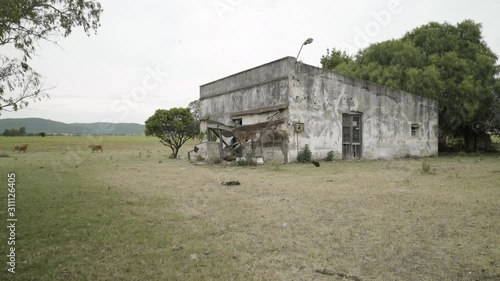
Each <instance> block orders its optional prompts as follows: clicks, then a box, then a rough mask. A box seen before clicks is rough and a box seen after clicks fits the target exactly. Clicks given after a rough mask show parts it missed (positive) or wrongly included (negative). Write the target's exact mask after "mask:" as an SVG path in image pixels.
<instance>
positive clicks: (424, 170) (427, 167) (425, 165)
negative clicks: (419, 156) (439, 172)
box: [421, 161, 436, 175]
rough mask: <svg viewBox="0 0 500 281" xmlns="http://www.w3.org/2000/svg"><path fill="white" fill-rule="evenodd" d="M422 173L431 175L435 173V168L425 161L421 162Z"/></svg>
mask: <svg viewBox="0 0 500 281" xmlns="http://www.w3.org/2000/svg"><path fill="white" fill-rule="evenodd" d="M421 172H422V174H426V175H433V174H435V173H436V169H435V168H432V167H431V164H429V163H428V162H427V161H424V162H422V170H421Z"/></svg>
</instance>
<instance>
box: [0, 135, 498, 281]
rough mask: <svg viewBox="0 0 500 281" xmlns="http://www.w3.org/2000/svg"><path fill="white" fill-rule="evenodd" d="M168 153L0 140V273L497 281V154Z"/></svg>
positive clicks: (82, 142) (132, 140)
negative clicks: (243, 156)
mask: <svg viewBox="0 0 500 281" xmlns="http://www.w3.org/2000/svg"><path fill="white" fill-rule="evenodd" d="M24 143H27V144H29V145H30V147H29V148H28V150H27V152H26V153H19V152H13V151H12V147H13V146H14V145H16V144H24ZM90 143H93V144H102V145H103V146H104V151H103V152H94V153H91V152H90V149H89V148H88V145H89V144H90ZM194 143H195V142H194V141H192V142H189V143H188V144H186V145H185V146H184V147H183V149H182V150H181V152H180V154H179V155H182V156H184V158H187V157H186V155H187V154H186V153H187V151H188V150H191V149H192V147H193V145H194ZM170 153H171V152H170V150H169V149H168V148H166V147H164V146H163V145H161V144H160V143H159V142H158V140H157V139H156V138H148V137H144V136H130V137H129V136H126V137H125V136H110V137H95V138H92V137H45V138H42V137H26V138H22V137H17V138H0V170H1V174H2V175H1V177H0V179H1V181H2V182H3V183H2V184H1V186H3V188H1V189H0V197H1V198H2V199H1V202H0V219H1V220H3V221H4V224H6V225H7V221H6V220H7V218H8V217H7V193H8V191H7V189H8V186H7V174H8V173H15V174H16V217H17V222H16V245H15V246H16V269H15V271H16V273H15V274H12V273H9V272H7V268H8V267H7V263H6V262H7V260H8V258H7V257H6V256H7V255H8V254H9V252H8V247H10V246H8V245H7V239H8V235H9V233H8V229H7V228H6V227H2V230H1V231H0V256H1V257H2V258H1V259H2V263H1V264H2V270H1V271H0V280H351V281H356V280H358V281H359V280H450V281H451V280H491V281H493V280H500V154H485V155H476V154H474V155H467V154H456V155H453V156H446V157H436V158H427V159H399V160H392V161H352V162H348V161H345V162H344V161H336V162H328V163H326V162H322V163H321V167H319V168H316V167H314V166H313V165H310V164H307V165H306V164H287V165H278V164H276V163H275V164H268V165H263V166H255V167H254V166H244V167H240V166H226V165H218V164H217V165H215V164H214V165H194V164H193V163H190V162H189V161H187V160H185V159H184V160H170V159H168V155H169V154H170ZM424 163H425V164H428V165H429V169H428V173H423V172H422V167H423V166H424ZM229 180H238V181H240V182H241V185H239V186H222V185H221V182H222V181H229Z"/></svg>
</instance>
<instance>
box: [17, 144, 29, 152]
mask: <svg viewBox="0 0 500 281" xmlns="http://www.w3.org/2000/svg"><path fill="white" fill-rule="evenodd" d="M28 146H29V145H28V144H18V145H16V146H14V151H19V152H21V151H22V152H26V149H28Z"/></svg>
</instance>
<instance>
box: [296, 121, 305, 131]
mask: <svg viewBox="0 0 500 281" xmlns="http://www.w3.org/2000/svg"><path fill="white" fill-rule="evenodd" d="M303 131H304V123H295V132H297V133H302V132H303Z"/></svg>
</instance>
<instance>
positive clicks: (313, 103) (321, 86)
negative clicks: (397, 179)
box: [289, 63, 438, 159]
mask: <svg viewBox="0 0 500 281" xmlns="http://www.w3.org/2000/svg"><path fill="white" fill-rule="evenodd" d="M289 97H290V101H289V104H290V105H289V118H290V120H291V121H295V122H303V123H305V131H304V132H303V133H294V137H291V138H290V141H291V142H290V155H289V157H290V159H295V158H296V156H297V154H296V153H297V149H299V150H300V149H302V148H303V147H304V145H305V144H308V145H309V146H310V148H311V150H312V151H313V157H315V158H317V159H321V158H323V157H325V156H326V154H327V153H328V151H334V154H335V157H336V158H342V114H343V113H349V112H361V113H362V141H363V143H362V158H365V159H378V158H384V159H389V158H395V157H403V156H409V155H411V156H429V155H435V154H437V145H438V104H437V102H436V101H434V100H430V99H426V98H423V97H420V96H416V95H412V94H409V93H406V92H403V91H398V90H394V89H389V88H387V87H383V86H380V85H377V84H374V83H370V82H366V81H363V80H359V79H355V78H351V77H346V76H343V75H340V74H335V73H331V72H327V71H324V70H322V69H320V68H316V67H313V66H309V65H305V64H301V63H297V65H296V71H295V74H294V76H293V77H292V85H291V87H290V92H289ZM411 124H419V125H420V129H419V134H418V136H415V137H412V136H411V129H410V127H411Z"/></svg>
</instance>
